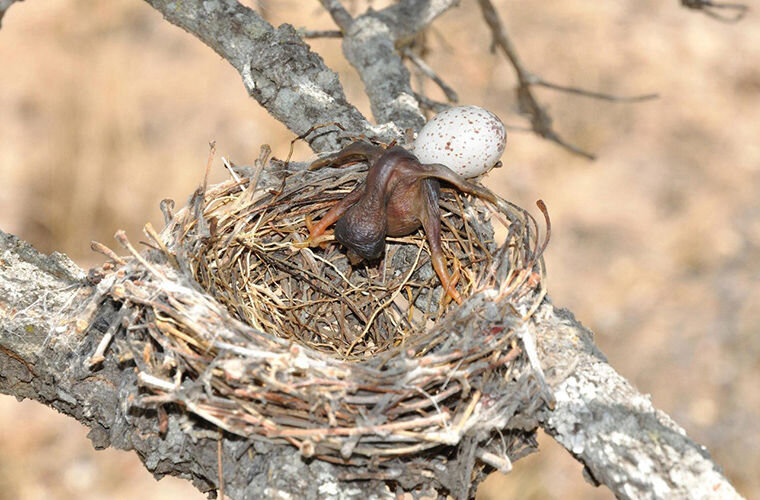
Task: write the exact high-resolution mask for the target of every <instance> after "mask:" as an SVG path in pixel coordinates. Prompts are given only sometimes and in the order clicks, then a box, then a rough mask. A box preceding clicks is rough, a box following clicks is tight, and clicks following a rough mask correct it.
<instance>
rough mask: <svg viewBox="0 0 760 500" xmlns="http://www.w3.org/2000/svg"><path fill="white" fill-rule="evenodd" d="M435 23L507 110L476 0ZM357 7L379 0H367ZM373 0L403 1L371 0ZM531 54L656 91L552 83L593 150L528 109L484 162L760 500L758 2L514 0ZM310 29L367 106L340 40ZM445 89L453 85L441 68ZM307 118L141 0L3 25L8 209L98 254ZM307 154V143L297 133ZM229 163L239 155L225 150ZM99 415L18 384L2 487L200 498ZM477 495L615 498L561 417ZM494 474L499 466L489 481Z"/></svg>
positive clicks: (3, 197)
mask: <svg viewBox="0 0 760 500" xmlns="http://www.w3.org/2000/svg"><path fill="white" fill-rule="evenodd" d="M264 3H265V4H267V5H269V6H270V9H269V10H268V12H267V16H268V18H269V20H270V21H271V22H273V23H274V24H279V23H281V22H285V21H290V22H291V23H293V24H295V25H296V26H308V27H309V28H332V25H331V22H330V20H329V19H328V18H327V17H326V16H325V15H323V14H322V13H321V10H320V8H319V6H318V2H316V1H308V0H302V1H297V0H282V1H279V2H275V1H269V2H264ZM462 3H463V5H462V7H461V8H460V9H459V10H458V11H454V12H450V13H448V14H447V15H445V16H444V17H443V18H442V19H441V20H440V21H439V22H438V23H436V25H435V26H436V29H435V31H434V32H433V33H432V34H431V35H430V45H431V48H432V49H433V54H432V56H431V58H430V60H429V62H430V64H431V65H432V66H433V67H434V68H436V69H437V70H438V71H439V72H440V73H441V75H442V76H443V77H444V78H445V79H446V80H447V81H448V82H449V83H450V84H451V85H452V86H453V87H455V88H456V89H457V90H458V91H459V93H460V97H461V101H462V102H463V103H470V104H477V105H481V106H484V107H487V108H489V109H491V110H493V111H494V112H496V113H497V114H499V115H500V116H501V117H502V119H503V120H504V121H505V122H506V123H507V124H509V125H512V126H524V125H525V121H524V119H522V118H521V117H520V116H519V115H518V114H517V113H516V109H515V108H516V104H515V99H514V95H513V93H512V90H511V89H512V88H513V86H514V79H513V75H512V72H511V69H510V67H509V66H507V64H506V63H505V62H504V61H503V60H502V59H501V58H500V57H498V56H494V55H491V54H490V53H489V52H488V46H489V34H488V32H487V30H486V29H485V27H484V25H483V24H482V21H481V19H480V14H479V12H478V11H477V9H476V6H475V4H474V1H472V0H464V1H463V2H462ZM354 4H355V6H356V8H357V9H358V8H364V5H366V2H364V1H359V0H356V1H355V2H354ZM374 4H375V6H376V7H378V8H379V7H381V6H382V5H383V4H384V3H383V2H380V1H376V2H374ZM497 4H498V7H499V10H500V12H501V13H502V15H503V16H505V20H506V22H507V25H508V27H509V28H510V30H511V33H512V35H513V37H514V40H515V42H516V44H517V46H518V48H519V50H520V51H521V55H522V57H523V59H524V60H525V62H526V64H527V65H528V67H529V68H531V69H532V70H534V71H536V72H538V73H539V74H541V75H542V76H544V77H545V78H547V79H549V80H552V81H556V82H558V83H565V84H573V85H583V86H586V87H589V88H593V89H598V90H604V91H608V92H617V93H620V94H628V95H630V94H634V93H647V92H659V93H660V94H661V99H660V100H659V101H655V102H650V103H644V104H636V105H628V104H610V103H604V102H599V101H594V100H589V99H585V98H580V97H573V96H568V95H563V94H557V93H555V92H551V91H539V95H540V98H541V99H542V100H543V102H545V103H546V104H548V105H549V107H550V110H551V113H552V114H553V116H554V118H555V120H556V126H557V128H558V130H559V131H560V132H562V133H564V134H565V135H566V136H567V138H568V139H569V140H571V141H574V142H575V143H577V144H579V145H582V146H584V147H586V148H588V149H590V150H593V151H595V152H597V153H598V154H599V160H598V161H597V162H595V163H589V162H587V161H585V160H582V159H579V158H577V157H573V156H571V155H569V154H568V153H566V152H565V151H563V150H561V149H559V148H557V147H556V146H554V145H553V144H551V143H548V142H545V141H542V140H541V139H538V138H536V137H535V136H533V135H531V134H530V133H521V132H518V131H511V133H510V138H509V145H508V150H507V152H506V154H505V156H504V158H503V160H504V164H505V167H504V168H502V169H501V170H499V171H495V172H494V173H492V174H491V176H490V178H489V179H488V180H487V184H488V185H489V186H490V187H491V188H493V189H494V190H496V191H497V192H498V193H499V194H501V195H502V196H504V197H506V198H508V199H510V200H513V201H515V202H517V203H520V204H522V205H523V206H526V207H531V208H532V207H533V206H534V205H533V203H534V202H535V200H536V199H538V198H542V199H543V200H545V201H546V203H547V205H548V206H549V210H550V213H551V216H552V222H553V223H554V233H553V238H552V242H551V244H550V246H549V250H548V254H547V256H546V260H547V265H548V269H549V290H550V294H551V296H552V298H553V300H554V302H555V303H556V304H558V305H562V306H565V307H569V308H570V309H571V310H573V311H574V312H575V314H576V315H577V316H578V318H579V319H581V320H582V321H583V322H584V323H585V324H586V325H587V326H589V327H590V328H592V329H593V330H594V331H595V332H596V334H597V337H596V338H597V342H598V344H599V345H600V347H601V348H602V350H603V351H604V352H605V353H606V354H607V355H608V357H609V360H610V362H611V363H612V365H613V366H615V367H616V368H617V369H618V370H619V371H620V372H622V373H623V374H624V375H625V376H626V377H628V378H629V379H630V380H631V381H632V382H633V383H634V384H635V385H636V386H637V387H638V388H639V389H640V390H642V391H643V392H647V393H651V394H652V399H653V401H654V403H655V405H656V406H658V407H660V408H662V409H664V410H665V411H667V412H668V413H670V414H671V415H672V416H673V417H674V418H675V419H676V420H677V421H678V422H679V423H680V424H681V425H682V426H684V427H685V428H686V430H687V431H688V432H689V434H690V435H691V436H692V437H693V438H694V439H696V440H697V441H699V442H700V443H703V444H705V445H706V446H707V447H708V449H709V450H710V451H711V453H712V455H713V457H714V458H715V459H716V460H717V462H718V463H719V464H721V465H722V466H723V467H724V469H725V472H726V473H727V474H728V476H729V477H730V478H731V479H732V481H734V483H735V485H736V486H737V488H738V489H739V491H740V492H742V493H743V494H744V495H746V496H747V497H750V498H760V472H759V471H760V389H758V381H759V380H760V327H759V326H758V325H759V324H760V22H759V21H758V12H757V9H755V11H752V12H750V14H749V15H748V17H747V18H746V19H745V20H744V21H742V22H741V23H739V24H734V25H726V24H721V23H718V22H715V21H713V20H710V19H709V18H707V17H705V16H703V15H701V14H699V13H694V12H690V11H687V10H684V9H682V8H680V7H679V5H678V2H676V1H675V0H669V1H666V2H655V1H638V2H604V3H598V2H583V1H580V0H556V1H554V2H549V3H538V2H519V1H517V0H509V1H499V2H497ZM312 46H313V48H314V49H315V50H317V51H319V52H320V53H321V54H322V55H323V56H324V58H325V60H326V61H327V63H328V64H329V65H330V66H331V67H333V68H334V69H336V70H338V71H339V72H340V75H341V80H342V81H343V83H344V85H345V87H346V89H347V93H348V95H349V97H350V99H352V100H353V102H355V103H357V104H358V105H359V106H360V107H361V109H363V110H365V111H366V110H367V107H368V106H367V102H366V98H365V97H363V96H362V90H361V84H360V82H359V81H358V78H357V76H356V74H355V73H354V72H353V71H352V70H351V68H349V67H348V65H347V64H346V63H345V61H344V60H343V58H342V56H341V53H340V42H339V41H335V40H321V41H314V42H313V43H312ZM426 89H428V90H430V91H431V95H433V96H434V97H439V94H438V93H437V92H436V89H434V88H433V87H432V86H431V85H430V83H428V84H426ZM291 137H292V134H290V133H289V132H288V131H287V130H286V129H285V128H284V127H283V126H282V125H280V124H279V123H277V122H276V121H274V120H273V119H272V118H270V117H269V116H268V115H267V114H266V112H264V111H263V110H262V109H261V108H260V107H259V106H258V104H256V102H255V101H253V100H252V99H249V98H248V96H247V95H246V92H245V91H244V89H243V86H242V84H241V82H240V78H239V76H238V75H237V73H236V72H235V71H234V70H233V69H232V68H231V67H230V66H229V65H228V64H227V63H225V62H224V61H223V60H221V59H220V58H219V57H218V56H217V55H216V54H214V53H213V51H211V50H210V49H208V48H207V47H205V46H203V45H202V44H201V43H200V42H198V41H196V40H195V39H193V38H192V37H191V36H189V35H187V34H186V33H184V32H182V31H181V30H180V29H178V28H176V27H174V26H171V25H169V24H167V23H166V22H164V21H162V19H161V16H160V15H159V14H158V13H156V12H155V11H153V10H152V9H151V8H150V7H149V6H148V5H147V4H145V3H143V2H140V1H137V0H114V1H111V2H91V1H87V0H45V1H37V0H29V1H27V2H23V3H19V4H15V5H14V6H12V7H11V9H10V10H9V11H8V13H7V15H6V16H5V18H4V19H3V27H2V29H0V186H1V187H2V188H1V189H0V228H2V229H3V230H5V231H9V232H12V233H15V234H17V235H18V236H20V237H22V238H24V239H26V240H28V241H30V242H32V243H33V244H34V245H36V246H37V247H38V248H40V249H41V250H43V251H46V252H49V251H52V250H60V251H63V252H66V253H67V254H69V255H70V256H71V257H72V258H74V259H75V260H76V261H77V262H78V263H80V264H81V265H82V266H89V265H93V264H95V263H97V262H98V258H97V256H94V255H92V254H91V253H90V251H89V242H90V240H92V239H96V240H100V241H103V242H106V243H107V244H109V245H110V244H111V243H112V241H113V240H112V235H113V233H114V232H115V231H116V230H117V229H119V228H123V229H125V230H127V233H128V235H129V236H130V237H131V238H133V239H135V240H137V239H139V238H140V228H141V227H142V225H143V224H144V223H145V222H147V221H152V222H153V224H154V225H159V224H160V222H161V216H160V212H159V210H158V202H159V201H160V200H161V199H162V198H167V197H169V198H174V199H176V200H177V201H178V202H179V203H182V202H184V200H185V199H186V197H187V195H188V194H189V193H191V191H192V190H193V189H194V187H195V186H196V185H197V183H198V182H199V180H200V178H201V175H202V170H203V167H204V165H205V158H206V154H207V148H208V146H207V144H208V141H209V140H216V141H217V145H218V152H219V153H218V156H225V157H227V158H229V159H231V160H233V161H235V162H238V163H246V162H250V161H251V160H252V159H253V158H254V157H255V156H256V155H257V153H258V148H259V146H260V145H261V144H263V143H269V144H271V145H272V147H273V149H274V151H275V153H276V154H277V155H279V156H284V155H286V154H287V143H288V142H289V140H290V138H291ZM297 156H298V158H300V159H307V158H308V157H309V152H308V150H306V149H305V148H303V147H299V149H298V150H297ZM215 175H216V178H217V179H221V178H222V177H223V173H222V171H221V167H219V161H217V169H216V174H215ZM85 436H86V430H85V429H84V428H82V427H81V426H79V424H77V423H76V422H74V421H73V420H71V419H68V418H66V417H63V416H60V415H57V414H55V413H54V412H53V411H51V410H48V409H46V408H43V407H41V406H39V405H36V404H35V403H31V402H24V403H19V402H17V401H16V400H14V399H12V398H10V397H6V396H2V397H0V499H5V498H13V499H17V500H18V499H42V498H45V499H70V498H71V499H73V498H86V499H98V498H118V499H122V498H123V499H131V498H141V499H143V500H148V499H160V498H175V497H179V496H180V495H182V498H186V499H188V500H189V499H194V498H198V499H200V498H202V495H201V494H200V493H198V492H197V491H196V490H194V489H193V488H192V487H191V486H189V484H187V483H185V482H183V481H180V480H177V479H174V478H167V479H164V480H162V481H160V482H158V483H157V482H156V481H155V480H154V479H153V478H152V477H151V476H150V474H149V473H148V472H146V471H145V470H144V469H143V468H142V467H141V465H140V464H139V461H138V459H137V457H136V456H134V455H133V454H128V453H124V452H119V451H114V450H108V451H105V452H95V451H93V450H92V448H91V446H90V443H89V441H88V440H87V439H86V437H85ZM542 447H543V452H542V453H539V454H537V455H533V456H531V457H530V458H527V459H525V460H522V461H520V462H517V463H516V464H515V471H514V472H513V473H512V474H511V475H509V476H507V477H506V478H498V477H494V478H492V479H490V480H489V482H488V483H489V484H488V485H487V487H486V488H485V489H484V490H483V491H482V492H481V496H482V498H484V499H486V498H488V499H499V498H536V499H542V498H609V497H610V496H611V495H610V494H609V492H608V491H607V490H605V489H594V488H592V487H591V486H588V485H587V484H585V483H584V482H583V480H582V479H581V475H580V470H581V467H580V465H579V464H577V463H576V462H574V461H573V459H572V458H570V457H569V455H568V454H567V453H565V452H564V451H562V450H560V449H558V447H557V445H555V444H554V443H553V442H552V441H551V440H550V439H546V438H542ZM489 486H490V487H489Z"/></svg>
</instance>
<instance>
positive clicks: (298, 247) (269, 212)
mask: <svg viewBox="0 0 760 500" xmlns="http://www.w3.org/2000/svg"><path fill="white" fill-rule="evenodd" d="M366 169H367V166H366V165H365V164H361V163H359V164H355V165H352V166H348V167H345V168H340V169H334V168H322V169H319V170H316V171H309V170H308V169H306V168H305V167H304V166H303V165H294V164H287V163H284V162H280V161H277V160H270V159H269V156H268V152H267V150H266V149H264V152H263V154H262V156H261V158H259V159H258V160H257V162H256V165H255V166H254V167H253V168H250V169H246V168H238V167H230V173H231V179H230V180H228V181H226V182H222V183H221V184H218V185H214V186H208V187H207V186H206V183H205V182H204V185H203V186H201V187H200V188H199V189H198V190H197V191H196V192H195V193H194V195H193V196H192V197H191V198H190V200H189V201H188V204H187V206H185V207H184V208H182V209H180V210H179V211H177V212H176V213H174V212H173V210H172V209H173V206H172V205H173V204H172V203H171V202H168V201H165V202H163V203H162V210H163V212H164V215H165V218H166V227H165V228H164V229H163V231H162V232H161V233H160V234H158V233H156V232H155V231H154V230H153V229H152V228H151V227H150V225H148V226H146V236H147V237H148V240H149V241H148V242H147V243H146V244H147V245H148V246H149V247H150V248H149V249H148V250H147V251H146V252H143V253H140V252H138V251H137V250H136V249H134V247H133V246H132V245H131V244H130V242H129V241H128V240H127V239H126V237H125V236H124V234H123V233H121V232H120V233H117V239H118V240H119V242H120V243H121V244H122V245H123V246H124V247H125V248H127V249H128V250H129V253H130V255H129V256H127V257H123V258H122V257H119V256H117V255H116V254H115V253H113V252H112V251H110V250H108V249H107V248H105V247H104V246H102V245H100V244H94V245H95V249H96V250H99V251H101V252H102V253H105V254H106V255H108V256H109V258H110V259H111V262H109V263H107V264H106V265H104V266H103V267H102V268H100V269H97V270H93V271H92V272H91V277H92V279H93V281H95V282H98V285H97V290H98V293H97V294H96V295H95V296H94V297H93V299H92V301H91V303H90V305H89V306H88V308H87V311H88V312H89V313H90V314H89V315H90V316H91V315H92V314H91V313H92V311H94V310H96V309H97V306H100V305H102V304H103V303H104V302H105V301H108V302H109V303H111V304H115V305H116V306H117V307H118V308H119V312H118V314H117V319H116V321H113V322H112V323H111V324H110V327H108V328H107V329H105V330H106V331H105V334H104V336H103V339H102V341H101V343H100V345H99V346H98V349H97V350H96V352H95V353H94V354H93V357H92V359H91V363H92V365H93V369H96V367H97V365H98V364H100V363H104V362H109V361H108V359H109V356H106V352H111V351H113V352H115V353H116V357H115V359H116V361H119V362H125V361H126V360H129V361H131V362H134V364H135V365H136V367H137V370H138V373H139V375H138V381H139V384H140V385H141V386H142V391H141V394H140V395H139V397H138V398H136V399H135V403H134V404H136V405H138V406H142V407H151V406H153V407H162V406H163V405H166V404H167V403H174V404H178V405H179V406H181V407H183V408H185V409H186V410H188V411H189V412H190V413H192V414H195V415H196V416H198V417H200V418H201V419H203V420H205V421H207V422H210V423H211V424H213V425H215V426H218V427H219V428H220V429H223V430H224V431H227V432H229V433H232V434H235V435H238V436H243V437H245V438H252V439H266V440H267V441H270V442H275V443H277V442H279V443H289V444H291V445H294V446H296V447H297V448H298V449H299V450H300V452H301V454H302V455H303V456H305V457H317V458H320V459H323V460H326V461H329V462H333V463H341V464H346V465H349V466H355V467H359V468H360V469H361V470H364V471H365V472H366V473H369V472H367V471H369V470H370V469H371V470H372V471H373V472H372V474H375V475H373V476H372V477H375V478H377V477H382V476H378V475H377V474H381V472H378V471H385V473H386V474H389V475H392V474H396V476H394V477H396V479H398V480H399V481H400V480H401V478H402V476H404V475H409V477H420V476H419V474H423V475H424V472H423V471H424V470H428V471H429V472H430V471H432V473H434V474H435V475H436V476H441V480H440V482H441V484H445V481H446V479H445V474H442V471H444V472H445V471H447V470H448V469H447V467H451V466H452V464H454V463H460V462H461V463H460V466H462V467H465V468H466V469H467V470H468V471H470V472H472V470H473V469H475V470H477V471H480V472H482V471H483V469H484V467H485V466H486V465H488V466H491V467H496V468H499V469H501V470H503V471H506V470H508V469H509V464H510V459H514V458H516V457H518V456H520V455H521V454H522V453H524V452H526V451H527V450H530V449H532V448H533V446H534V444H535V443H534V441H533V438H532V433H531V432H532V429H533V428H535V422H534V421H532V420H531V416H532V415H535V413H536V412H537V410H538V409H539V408H541V407H542V406H543V405H545V404H546V402H547V401H549V400H550V397H551V396H549V394H548V391H547V389H546V385H545V382H544V379H543V375H542V374H541V372H540V368H539V367H538V364H537V362H536V360H535V348H534V343H533V340H532V333H531V329H530V322H529V321H528V319H529V318H530V316H531V315H532V313H533V311H535V309H536V308H537V306H538V304H539V303H540V301H541V300H542V299H543V293H542V290H543V288H542V284H541V283H542V281H541V278H542V262H541V258H540V254H541V252H542V251H543V247H545V243H544V244H540V243H539V237H538V225H537V224H536V221H535V220H534V219H533V218H532V217H531V216H530V215H529V214H528V213H527V212H525V211H524V210H522V209H520V208H518V207H516V206H514V205H511V204H509V203H507V202H503V203H499V204H498V206H495V205H486V204H484V203H482V202H481V201H479V200H474V199H471V198H470V197H467V196H464V195H462V194H461V193H459V192H457V191H453V190H450V189H447V188H444V189H443V190H442V196H441V202H440V204H441V207H442V222H443V224H442V244H443V248H444V252H445V255H446V258H447V263H448V266H449V269H450V270H451V271H453V274H454V275H458V276H459V282H458V284H457V289H458V290H459V291H460V293H461V295H462V296H463V297H464V299H465V301H464V304H462V305H461V306H460V305H457V304H454V303H452V302H450V301H449V300H448V297H447V296H446V295H445V294H442V293H441V287H440V283H439V280H438V277H437V275H436V274H435V272H434V271H433V270H432V268H431V264H430V256H429V250H428V245H427V244H426V240H425V234H424V233H423V232H422V231H421V230H420V231H419V232H418V233H416V234H412V235H410V236H408V237H404V238H393V239H389V244H388V247H387V251H386V255H385V257H384V258H383V259H382V261H381V262H379V263H363V264H360V265H358V266H352V265H351V264H350V263H349V262H348V260H347V258H346V254H345V251H344V249H343V248H342V247H341V246H340V245H339V244H337V243H336V242H330V241H327V242H326V243H325V244H323V245H322V246H316V247H310V246H309V242H308V241H307V239H308V229H307V227H306V221H307V218H309V219H315V220H317V219H319V218H320V217H321V216H322V215H323V214H324V213H325V212H326V211H327V209H329V207H330V206H331V205H332V204H333V203H334V202H335V201H336V200H338V199H340V198H342V197H343V196H345V194H346V193H348V192H350V191H351V190H352V189H353V188H354V187H355V186H356V185H357V184H358V183H360V182H361V181H362V180H363V178H364V177H365V176H366ZM491 220H494V221H498V222H497V223H498V224H502V225H503V226H504V227H505V229H506V231H505V233H506V235H507V236H506V241H505V242H504V243H503V244H501V245H500V246H499V245H497V243H496V241H495V240H494V232H493V229H492V226H491V223H490V222H489V221H491ZM547 222H548V219H547ZM84 323H85V324H93V320H91V319H90V318H89V317H88V316H87V315H85V320H84ZM125 326H126V328H124V327H125ZM109 347H110V350H109ZM526 431H527V432H526ZM455 445H459V448H461V447H463V446H466V447H467V450H468V452H467V453H466V454H465V455H466V457H468V458H467V460H464V459H462V460H464V462H462V461H460V462H457V461H456V460H455V457H456V456H459V455H457V453H456V452H455V451H453V450H456V449H457V446H455ZM465 455H462V456H465ZM400 463H403V465H404V468H402V469H400V470H402V472H399V469H398V468H395V469H394V466H396V465H398V464H400ZM461 464H465V465H461ZM436 467H437V468H436ZM357 470H359V469H357ZM449 472H450V471H449ZM357 474H359V473H357ZM357 477H359V476H357ZM452 477H454V476H452ZM473 477H474V476H473ZM465 480H467V481H469V480H470V478H469V476H468V478H466V479H465ZM449 486H452V485H449ZM452 487H453V486H452Z"/></svg>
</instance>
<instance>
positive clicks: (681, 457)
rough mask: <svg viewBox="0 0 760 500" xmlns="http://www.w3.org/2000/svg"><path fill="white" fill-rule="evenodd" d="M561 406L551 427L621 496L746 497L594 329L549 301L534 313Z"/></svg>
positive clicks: (546, 419) (547, 418) (549, 419)
mask: <svg viewBox="0 0 760 500" xmlns="http://www.w3.org/2000/svg"><path fill="white" fill-rule="evenodd" d="M533 321H534V323H535V324H536V327H537V343H538V351H539V357H540V359H541V364H542V365H543V366H544V369H545V370H546V372H547V376H548V377H549V385H550V386H551V388H552V390H553V392H554V396H555V398H556V401H557V404H556V407H555V408H554V410H553V411H551V412H546V413H544V414H543V415H541V416H540V420H541V422H542V427H543V428H544V430H546V432H547V433H548V434H549V435H551V436H552V437H553V438H554V439H556V440H557V441H558V442H559V443H560V444H561V445H562V446H564V447H565V448H566V449H567V450H568V451H569V452H570V453H572V454H573V456H574V457H576V458H577V459H578V460H579V461H581V462H582V463H583V464H584V465H585V466H586V470H585V471H584V473H585V474H586V475H588V476H589V479H590V480H592V482H594V483H596V484H604V485H605V486H607V487H608V488H609V489H610V490H612V493H614V494H615V496H616V497H617V498H631V499H638V498H716V497H719V498H741V497H740V496H739V494H738V493H737V492H736V490H735V489H734V488H733V486H732V485H731V484H730V483H729V481H728V479H726V477H725V476H724V475H723V473H722V471H721V469H720V467H719V466H718V465H716V464H715V463H714V462H713V461H712V460H711V459H710V455H709V453H708V452H707V449H705V448H704V447H703V446H700V445H698V444H697V443H695V442H694V441H692V440H691V439H689V437H688V436H687V435H686V432H685V431H684V430H683V429H682V428H681V427H680V426H679V425H678V424H676V423H675V422H674V421H673V420H672V419H671V418H670V417H669V416H668V415H667V414H665V413H664V412H662V411H660V410H658V409H656V408H655V407H654V406H653V405H652V402H651V400H650V397H649V396H648V395H644V394H641V393H640V392H638V391H637V390H636V389H635V388H634V387H633V386H632V385H631V384H630V383H629V382H628V381H627V380H626V379H625V378H623V377H622V376H621V375H620V374H619V373H617V372H616V371H615V370H614V369H613V368H612V367H611V366H610V365H609V364H608V363H607V360H606V358H605V357H604V355H603V354H602V353H601V352H600V351H599V350H598V349H597V347H596V346H595V345H594V342H593V333H592V332H591V331H589V330H588V329H586V328H584V327H583V325H581V324H580V323H579V322H578V321H577V320H576V319H575V318H574V317H573V315H572V313H571V312H569V311H567V310H563V309H555V308H554V307H552V306H551V305H550V304H549V303H548V301H547V302H546V303H544V304H543V305H542V307H541V308H540V309H539V311H538V312H537V313H536V314H535V315H534V318H533Z"/></svg>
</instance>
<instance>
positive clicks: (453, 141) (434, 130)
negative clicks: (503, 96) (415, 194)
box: [412, 106, 507, 178]
mask: <svg viewBox="0 0 760 500" xmlns="http://www.w3.org/2000/svg"><path fill="white" fill-rule="evenodd" d="M506 145H507V130H506V128H504V124H503V123H502V122H501V120H499V117H498V116H496V115H495V114H493V113H491V112H490V111H488V110H486V109H483V108H481V107H478V106H457V107H454V108H449V109H447V110H445V111H442V112H441V113H438V114H437V115H435V116H434V117H433V118H431V119H430V121H428V122H427V123H426V124H425V126H424V127H422V130H420V133H419V134H417V139H416V140H415V141H414V145H413V147H412V152H413V153H414V155H415V156H417V158H418V159H419V160H420V162H421V163H440V164H442V165H446V166H447V167H449V168H450V169H451V170H453V171H454V172H456V173H457V174H459V175H461V176H462V177H468V178H469V177H477V176H479V175H482V174H484V173H486V172H488V171H489V170H491V169H492V168H493V167H494V166H495V165H496V163H497V162H498V161H499V158H501V154H502V153H503V152H504V148H505V147H506Z"/></svg>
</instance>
